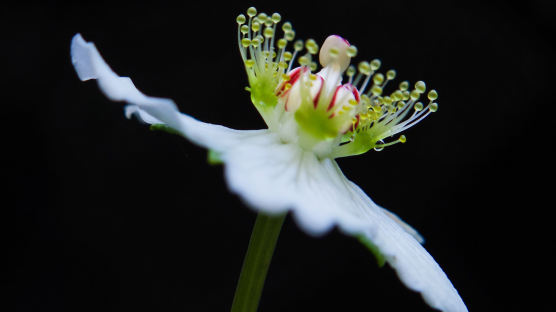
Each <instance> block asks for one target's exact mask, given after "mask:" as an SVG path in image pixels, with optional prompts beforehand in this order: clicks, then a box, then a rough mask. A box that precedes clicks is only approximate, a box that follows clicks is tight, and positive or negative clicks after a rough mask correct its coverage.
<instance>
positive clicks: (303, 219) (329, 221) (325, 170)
mask: <svg viewBox="0 0 556 312" xmlns="http://www.w3.org/2000/svg"><path fill="white" fill-rule="evenodd" d="M223 160H224V162H225V173H226V178H227V181H228V185H229V187H230V189H231V190H232V191H233V192H235V193H237V194H239V195H240V196H241V197H242V198H243V199H244V200H245V201H246V202H247V203H248V204H249V205H250V206H251V207H253V208H254V209H257V210H262V211H264V212H266V213H274V214H275V213H280V212H284V211H287V210H289V209H291V210H292V212H293V215H294V218H295V220H296V221H297V223H298V224H299V225H300V227H301V228H303V229H304V230H305V231H306V232H308V233H309V234H312V235H320V234H323V233H325V232H326V231H328V230H329V229H331V228H332V227H333V226H334V225H337V226H338V227H339V228H340V229H341V230H342V231H344V232H346V233H348V234H352V235H356V234H363V235H365V237H366V238H368V239H369V240H371V241H372V242H373V243H374V244H375V245H376V246H377V247H378V248H379V250H380V251H381V253H382V254H383V255H384V256H385V258H386V260H387V262H388V263H389V264H390V265H391V266H392V267H393V268H394V269H395V270H396V271H397V274H398V276H399V277H400V279H401V280H402V281H403V283H404V284H405V285H406V286H407V287H408V288H410V289H413V290H415V291H418V292H420V293H421V294H422V296H423V298H424V299H425V301H426V302H427V303H428V304H429V305H431V306H432V307H434V308H437V309H440V310H442V311H457V312H459V311H467V309H466V307H465V304H464V303H463V301H462V300H461V298H460V297H459V295H458V293H457V291H456V290H455V289H454V287H453V286H452V284H451V283H450V281H449V280H448V278H447V277H446V275H445V274H444V272H443V271H442V269H441V268H440V267H439V266H438V264H437V263H436V262H435V261H434V259H433V258H432V257H431V256H430V255H429V254H428V253H427V251H426V250H425V249H424V248H423V247H422V246H421V245H420V244H419V242H418V241H417V240H416V239H415V238H414V237H413V235H414V234H415V233H416V232H415V233H412V231H411V230H412V229H411V227H409V226H408V225H407V224H405V223H404V222H403V221H401V220H400V219H399V218H398V217H397V216H395V215H394V214H392V213H390V212H386V211H385V210H384V209H383V208H381V207H379V206H377V205H376V204H375V203H373V202H372V201H371V199H370V198H369V197H368V196H367V195H365V193H364V192H363V191H362V190H361V189H360V188H359V187H358V186H357V185H355V184H354V183H352V182H350V181H349V180H347V179H346V178H345V176H344V175H343V174H342V172H341V170H340V168H339V167H338V165H337V164H336V162H335V161H334V160H331V159H324V160H320V159H318V158H317V157H316V156H315V155H314V154H313V153H310V152H305V151H303V150H301V149H300V148H299V147H298V146H297V145H294V144H284V143H282V142H281V141H280V139H279V138H278V137H277V136H276V135H275V134H273V133H268V134H263V133H261V134H260V135H257V136H251V137H249V138H246V139H244V140H243V141H242V143H241V144H240V145H238V146H235V147H233V148H231V149H229V150H227V151H226V152H225V153H224V155H223Z"/></svg>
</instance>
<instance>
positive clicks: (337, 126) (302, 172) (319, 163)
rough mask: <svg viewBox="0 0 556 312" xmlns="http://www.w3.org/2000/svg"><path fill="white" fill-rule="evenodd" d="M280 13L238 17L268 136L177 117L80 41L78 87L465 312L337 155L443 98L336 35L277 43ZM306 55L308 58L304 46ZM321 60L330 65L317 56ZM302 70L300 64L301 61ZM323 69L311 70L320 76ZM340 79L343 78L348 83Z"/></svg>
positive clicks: (262, 204)
mask: <svg viewBox="0 0 556 312" xmlns="http://www.w3.org/2000/svg"><path fill="white" fill-rule="evenodd" d="M280 20H281V17H280V15H279V14H277V13H274V14H272V15H266V14H264V13H260V14H257V11H256V9H255V8H249V10H248V11H247V17H246V16H245V15H243V14H241V15H239V16H238V17H237V23H238V44H239V48H240V54H241V57H242V59H243V62H244V64H245V69H246V72H247V77H248V81H249V87H248V88H247V89H248V91H249V92H250V94H251V100H252V102H253V104H254V106H255V107H256V108H257V110H258V111H259V113H260V114H261V116H262V117H263V119H264V120H265V122H266V124H267V125H268V129H264V130H252V131H239V130H233V129H230V128H226V127H223V126H219V125H212V124H207V123H203V122H200V121H198V120H195V119H193V118H191V117H189V116H188V115H185V114H182V113H180V112H179V111H178V109H177V107H176V105H175V104H174V102H173V101H172V100H169V99H165V98H155V97H149V96H146V95H144V94H143V93H141V92H140V91H138V90H137V89H136V88H135V86H134V85H133V83H132V82H131V80H130V79H129V78H126V77H119V76H118V75H116V74H115V73H114V72H113V71H112V70H111V69H110V67H109V66H108V65H107V64H106V63H105V61H104V60H103V59H102V57H101V56H100V54H99V52H98V51H97V49H96V47H95V46H94V44H93V43H90V42H86V41H85V40H83V38H82V37H81V35H79V34H77V35H75V37H74V38H73V40H72V44H71V55H72V62H73V64H74V67H75V69H76V71H77V74H78V76H79V78H80V79H81V80H89V79H96V80H97V81H98V85H99V87H100V89H101V90H102V91H103V92H104V94H105V95H106V96H107V97H108V98H110V99H111V100H114V101H124V102H126V103H127V104H128V105H127V106H126V115H128V117H129V116H130V115H132V114H135V115H136V116H138V117H139V118H140V119H141V120H143V121H145V122H147V123H150V124H153V125H163V127H165V128H169V129H172V130H173V131H175V132H177V133H179V134H181V135H183V136H184V137H186V138H187V139H189V140H191V141H192V142H194V143H196V144H198V145H200V146H203V147H205V148H208V149H210V150H211V151H214V152H215V153H216V154H217V155H218V157H219V159H220V160H221V161H222V162H223V163H224V169H225V176H226V180H227V182H228V185H229V187H230V189H231V191H232V192H234V193H237V194H238V195H239V196H241V198H243V199H244V200H245V202H246V203H247V204H248V205H249V206H250V207H252V208H253V209H256V210H258V211H262V212H264V213H267V214H271V215H273V214H281V213H284V212H286V211H291V212H292V215H293V217H294V218H295V220H296V221H297V223H298V224H299V226H300V227H301V228H302V229H304V230H305V231H306V232H307V233H309V234H312V235H321V234H323V233H326V232H327V231H328V230H330V229H331V228H332V227H333V226H337V227H338V228H339V229H340V230H341V231H343V232H344V233H346V234H349V235H353V236H356V237H358V238H359V239H360V240H361V241H362V242H363V243H365V244H366V245H367V246H368V247H370V248H371V250H373V252H374V253H375V254H376V255H377V256H378V257H379V260H380V259H382V260H384V261H386V262H387V263H389V264H390V265H391V266H392V267H393V268H394V269H395V270H396V272H397V273H398V276H399V277H400V279H401V280H402V282H404V283H405V285H406V286H407V287H409V288H410V289H413V290H415V291H418V292H420V293H421V294H422V296H423V298H424V299H425V301H426V302H427V303H428V304H429V305H431V306H432V307H434V308H437V309H440V310H443V311H467V308H466V307H465V304H464V303H463V301H462V300H461V298H460V296H459V295H458V293H457V291H456V290H455V289H454V287H453V286H452V284H451V283H450V281H449V280H448V278H447V277H446V275H445V274H444V272H443V271H442V270H441V269H440V267H439V266H438V264H437V263H436V262H435V261H434V259H433V258H432V257H431V256H430V255H429V254H428V253H427V252H426V250H425V249H424V248H423V247H422V246H421V244H420V243H422V241H423V240H422V238H421V236H420V235H419V234H418V233H417V232H416V231H415V230H414V229H413V228H411V227H410V226H409V225H407V224H406V223H404V222H403V221H401V220H400V218H398V217H397V216H396V215H395V214H393V213H391V212H389V211H387V210H385V209H383V208H381V207H379V206H377V205H376V204H375V203H374V202H373V201H372V200H371V199H370V198H369V197H368V196H367V195H366V194H365V193H364V192H363V191H362V190H361V189H360V188H359V187H358V186H357V185H355V184H354V183H352V182H350V181H349V180H348V179H347V178H346V177H345V176H344V175H343V174H342V171H341V170H340V168H339V167H338V165H337V163H336V161H335V160H334V159H335V158H338V157H344V156H351V155H357V154H362V153H364V152H367V151H369V150H371V149H375V150H382V149H383V148H384V147H386V146H390V145H392V144H395V143H398V142H405V137H404V136H403V135H402V136H400V137H398V138H396V139H393V140H390V141H389V142H385V140H388V138H390V137H392V136H394V135H396V134H398V133H399V132H401V131H403V130H405V129H407V128H409V127H411V126H413V125H414V124H416V123H418V122H420V121H421V120H423V118H425V117H426V116H427V115H429V114H430V113H431V112H434V111H436V110H437V108H438V105H437V104H436V103H435V100H436V98H437V93H436V91H434V90H431V91H429V92H428V95H427V97H428V100H429V101H428V104H426V105H424V104H422V103H421V102H419V98H420V97H421V95H422V94H423V93H425V84H424V83H423V82H421V81H419V82H417V83H416V84H415V85H414V88H413V89H412V90H410V88H409V83H408V82H406V81H404V82H401V83H400V84H399V87H398V88H396V89H394V90H393V91H392V92H391V93H389V94H386V92H385V90H386V89H385V87H386V85H387V84H388V83H389V82H390V81H392V80H393V79H394V78H395V76H396V72H395V71H393V70H389V71H387V72H386V74H381V73H378V72H377V70H378V69H379V68H380V66H381V63H380V61H379V60H376V59H375V60H372V61H370V62H361V63H360V64H359V65H358V66H357V69H356V68H355V67H354V66H352V65H350V60H351V58H352V57H354V56H355V55H356V53H357V49H356V48H355V46H353V45H350V44H349V42H348V41H347V40H345V39H343V38H341V37H340V36H336V35H333V36H330V37H328V38H327V39H326V40H325V41H324V43H323V45H322V48H321V49H320V53H319V48H318V46H317V44H316V42H315V41H314V40H307V41H306V42H305V43H303V42H302V41H299V40H298V41H296V42H294V43H293V53H292V52H289V51H287V46H288V43H289V42H292V41H293V39H294V37H295V33H294V31H293V28H292V26H291V24H290V23H288V22H286V23H284V24H283V25H282V32H283V36H282V37H281V38H280V39H278V40H275V39H276V37H277V33H278V29H277V26H278V24H279V22H280ZM304 50H305V51H306V52H305V53H303V51H304ZM317 53H319V62H320V64H321V66H322V69H321V70H320V71H318V72H316V70H317V63H316V62H315V61H314V60H313V58H314V57H315V56H316V55H317ZM296 59H297V61H298V62H299V64H300V66H299V67H297V68H292V67H293V65H294V62H295V60H296ZM313 72H315V73H313ZM344 75H345V77H346V80H347V81H345V82H344V81H343V80H344Z"/></svg>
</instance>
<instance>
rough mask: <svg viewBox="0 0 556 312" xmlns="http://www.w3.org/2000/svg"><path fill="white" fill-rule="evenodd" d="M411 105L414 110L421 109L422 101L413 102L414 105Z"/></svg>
mask: <svg viewBox="0 0 556 312" xmlns="http://www.w3.org/2000/svg"><path fill="white" fill-rule="evenodd" d="M413 107H414V108H415V110H416V111H420V110H423V103H421V102H417V103H415V106H413Z"/></svg>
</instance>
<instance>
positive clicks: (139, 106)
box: [71, 34, 264, 151]
mask: <svg viewBox="0 0 556 312" xmlns="http://www.w3.org/2000/svg"><path fill="white" fill-rule="evenodd" d="M71 59H72V63H73V66H74V67H75V71H76V72H77V75H78V76H79V79H81V80H83V81H85V80H89V79H96V80H97V82H98V85H99V87H100V89H101V90H102V92H103V93H104V94H105V95H106V96H107V97H108V98H109V99H111V100H113V101H124V102H127V103H128V104H129V105H128V106H127V107H126V110H125V113H126V116H127V117H128V118H129V117H130V116H131V115H132V114H135V115H138V117H139V118H140V119H141V120H143V121H144V122H146V123H150V124H159V123H163V124H166V125H167V126H169V127H171V128H173V129H175V130H176V131H178V132H179V133H181V134H182V135H183V136H185V137H186V138H188V139H189V140H191V141H193V142H194V143H196V144H198V145H201V146H203V147H206V148H210V149H213V150H216V151H223V150H225V149H227V148H228V147H230V146H232V145H234V144H237V143H238V141H239V140H241V139H242V138H243V137H245V136H250V135H254V134H257V133H258V132H259V131H240V130H233V129H230V128H226V127H223V126H220V125H213V124H208V123H204V122H200V121H198V120H196V119H194V118H192V117H190V116H187V115H184V114H181V113H180V112H179V111H178V108H177V106H176V104H175V103H174V102H173V101H172V100H170V99H165V98H156V97H150V96H146V95H144V94H143V93H141V91H139V90H137V88H136V87H135V85H134V84H133V82H132V81H131V79H129V78H128V77H119V76H118V75H117V74H116V73H114V71H112V69H111V68H110V67H109V66H108V64H106V62H105V61H104V59H103V58H102V56H101V55H100V53H99V52H98V50H97V49H96V47H95V45H94V44H93V43H92V42H86V41H85V40H84V39H83V37H81V35H80V34H76V35H75V36H74V37H73V39H72V41H71ZM263 131H264V130H263Z"/></svg>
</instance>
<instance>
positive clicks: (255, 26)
mask: <svg viewBox="0 0 556 312" xmlns="http://www.w3.org/2000/svg"><path fill="white" fill-rule="evenodd" d="M251 29H252V30H253V31H254V32H257V31H259V30H260V29H261V24H260V23H259V22H258V21H254V22H253V24H251Z"/></svg>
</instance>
